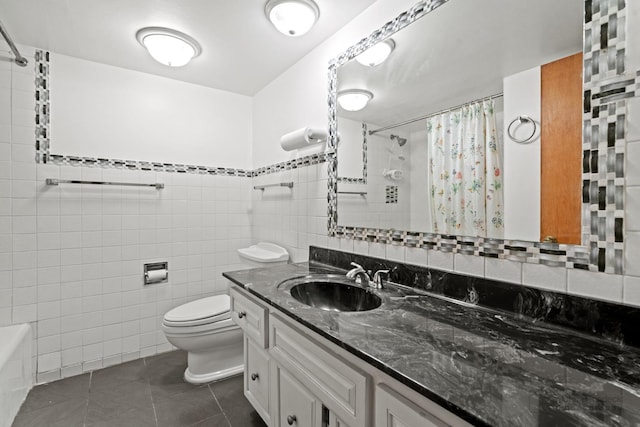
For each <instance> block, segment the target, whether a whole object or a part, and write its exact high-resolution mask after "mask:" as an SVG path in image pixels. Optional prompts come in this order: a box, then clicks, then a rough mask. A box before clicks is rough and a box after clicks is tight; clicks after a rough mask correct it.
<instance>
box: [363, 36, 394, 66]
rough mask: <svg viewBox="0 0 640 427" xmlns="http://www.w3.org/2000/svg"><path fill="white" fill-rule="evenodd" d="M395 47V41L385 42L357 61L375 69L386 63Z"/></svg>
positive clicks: (378, 44) (365, 52)
mask: <svg viewBox="0 0 640 427" xmlns="http://www.w3.org/2000/svg"><path fill="white" fill-rule="evenodd" d="M395 47H396V42H394V41H393V39H386V40H383V41H381V42H380V43H376V44H375V45H373V46H371V47H370V48H369V49H367V50H365V51H364V52H362V53H361V54H360V55H358V56H356V61H358V62H359V63H361V64H362V65H366V66H367V67H375V66H376V65H379V64H382V63H383V62H384V61H386V60H387V58H388V57H389V55H391V52H393V49H395Z"/></svg>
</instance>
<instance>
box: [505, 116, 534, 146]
mask: <svg viewBox="0 0 640 427" xmlns="http://www.w3.org/2000/svg"><path fill="white" fill-rule="evenodd" d="M516 122H518V124H519V125H524V124H526V123H531V126H532V130H531V135H529V136H528V137H526V138H523V139H518V138H516V137H515V136H514V135H513V132H512V131H511V127H512V126H513V124H514V123H516ZM537 129H538V127H537V126H536V122H535V120H533V119H532V118H531V117H529V116H518V117H516V118H515V119H513V120H512V121H511V123H509V127H508V128H507V134H508V135H509V138H511V140H512V141H513V142H517V143H519V144H528V143H530V142H532V141H533V137H534V136H535V134H536V130H537Z"/></svg>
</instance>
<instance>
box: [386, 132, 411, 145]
mask: <svg viewBox="0 0 640 427" xmlns="http://www.w3.org/2000/svg"><path fill="white" fill-rule="evenodd" d="M389 139H391V140H392V141H393V140H394V139H395V140H396V141H398V145H399V146H400V147H402V146H403V145H404V144H406V143H407V138H402V137H400V136H398V135H394V134H391V135H389Z"/></svg>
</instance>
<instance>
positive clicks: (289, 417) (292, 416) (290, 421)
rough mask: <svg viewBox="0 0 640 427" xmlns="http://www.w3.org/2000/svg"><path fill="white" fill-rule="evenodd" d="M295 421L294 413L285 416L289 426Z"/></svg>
mask: <svg viewBox="0 0 640 427" xmlns="http://www.w3.org/2000/svg"><path fill="white" fill-rule="evenodd" d="M296 421H298V419H297V418H296V416H295V415H289V416H288V417H287V424H289V425H290V426H292V425H293V423H295V422H296Z"/></svg>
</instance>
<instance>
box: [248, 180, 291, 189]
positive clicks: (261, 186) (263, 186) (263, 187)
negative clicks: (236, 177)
mask: <svg viewBox="0 0 640 427" xmlns="http://www.w3.org/2000/svg"><path fill="white" fill-rule="evenodd" d="M268 187H289V188H293V181H290V182H280V183H278V184H266V185H256V186H254V187H253V189H254V190H262V191H264V189H265V188H268Z"/></svg>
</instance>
